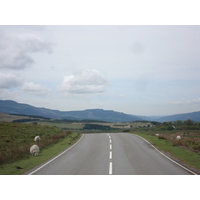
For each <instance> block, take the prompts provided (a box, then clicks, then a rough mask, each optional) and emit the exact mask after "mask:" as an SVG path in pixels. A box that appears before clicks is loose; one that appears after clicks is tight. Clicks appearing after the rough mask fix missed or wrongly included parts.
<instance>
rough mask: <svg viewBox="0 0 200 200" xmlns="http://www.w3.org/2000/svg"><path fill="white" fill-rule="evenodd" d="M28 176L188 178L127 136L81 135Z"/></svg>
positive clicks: (184, 171)
mask: <svg viewBox="0 0 200 200" xmlns="http://www.w3.org/2000/svg"><path fill="white" fill-rule="evenodd" d="M27 174H32V175H191V173H190V172H188V171H187V170H185V169H183V168H181V167H180V166H178V165H177V164H175V163H174V162H172V161H170V160H169V159H167V158H166V157H164V156H163V155H161V154H160V153H159V152H158V151H156V150H155V149H154V148H153V147H152V146H151V145H150V144H148V143H147V142H145V141H144V140H142V139H141V138H139V137H137V136H136V135H134V134H129V133H108V134H107V133H98V134H97V133H95V134H84V135H83V137H82V138H81V139H80V140H79V142H78V143H77V144H76V145H75V146H73V147H72V148H70V149H68V150H67V151H66V152H65V153H63V154H62V155H60V156H57V157H56V158H54V160H51V161H49V162H48V163H43V164H42V165H40V166H38V167H36V168H34V169H32V170H31V171H29V172H27Z"/></svg>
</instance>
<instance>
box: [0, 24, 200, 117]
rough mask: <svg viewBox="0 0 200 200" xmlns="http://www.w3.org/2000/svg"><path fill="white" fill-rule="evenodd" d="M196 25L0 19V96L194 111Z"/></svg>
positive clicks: (73, 106)
mask: <svg viewBox="0 0 200 200" xmlns="http://www.w3.org/2000/svg"><path fill="white" fill-rule="evenodd" d="M199 35H200V26H198V25H196V26H192V25H185V26H179V25H173V26H169V25H46V26H42V25H38V26H36V25H32V26H28V25H27V26H25V25H22V26H20V25H16V26H15V25H8V26H6V25H3V26H0V49H1V51H0V99H1V100H7V99H10V100H14V101H17V102H19V103H27V104H30V105H33V106H36V107H45V108H50V109H56V110H62V111H71V110H85V109H95V108H100V109H105V110H115V111H118V112H124V113H127V114H135V115H148V116H149V115H170V114H178V113H187V112H195V111H200V107H199V106H200V90H199V85H200V56H199V55H200V37H199Z"/></svg>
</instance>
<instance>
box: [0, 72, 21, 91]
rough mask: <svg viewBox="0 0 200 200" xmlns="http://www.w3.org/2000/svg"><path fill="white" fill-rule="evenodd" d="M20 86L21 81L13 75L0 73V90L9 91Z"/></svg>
mask: <svg viewBox="0 0 200 200" xmlns="http://www.w3.org/2000/svg"><path fill="white" fill-rule="evenodd" d="M20 85H22V79H21V78H19V77H17V76H16V75H14V74H10V73H8V74H3V73H1V72H0V88H4V89H9V88H15V87H18V86H20Z"/></svg>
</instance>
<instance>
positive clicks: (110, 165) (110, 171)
mask: <svg viewBox="0 0 200 200" xmlns="http://www.w3.org/2000/svg"><path fill="white" fill-rule="evenodd" d="M109 174H110V175H111V174H112V162H110V164H109Z"/></svg>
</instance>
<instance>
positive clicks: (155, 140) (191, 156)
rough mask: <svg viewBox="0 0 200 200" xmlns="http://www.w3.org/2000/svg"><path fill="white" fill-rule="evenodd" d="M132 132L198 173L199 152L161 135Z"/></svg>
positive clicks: (199, 165) (199, 167)
mask: <svg viewBox="0 0 200 200" xmlns="http://www.w3.org/2000/svg"><path fill="white" fill-rule="evenodd" d="M132 134H136V135H139V136H141V137H143V138H145V139H146V140H148V141H149V142H150V143H151V144H153V145H154V146H155V147H156V148H158V149H159V150H161V151H164V152H165V153H166V154H167V155H168V156H169V157H170V156H172V157H173V158H175V160H176V161H179V162H181V163H182V164H183V165H184V164H185V165H186V166H187V167H188V168H190V169H192V170H194V171H196V172H198V174H200V155H199V154H197V153H195V152H193V151H190V150H188V149H186V148H184V147H182V146H176V145H175V144H174V143H173V142H172V141H170V140H167V139H163V138H162V137H157V136H154V135H149V134H144V133H138V132H134V133H133V132H132Z"/></svg>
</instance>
